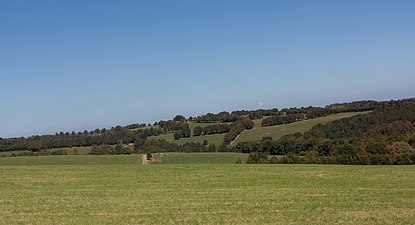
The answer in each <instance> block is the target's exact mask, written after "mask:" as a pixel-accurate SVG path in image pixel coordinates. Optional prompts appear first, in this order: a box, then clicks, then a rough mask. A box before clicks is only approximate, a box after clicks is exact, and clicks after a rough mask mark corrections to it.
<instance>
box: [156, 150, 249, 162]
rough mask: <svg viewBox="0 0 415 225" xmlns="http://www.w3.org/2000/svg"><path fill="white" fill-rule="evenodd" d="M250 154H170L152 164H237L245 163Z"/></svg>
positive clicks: (159, 157)
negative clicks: (239, 161)
mask: <svg viewBox="0 0 415 225" xmlns="http://www.w3.org/2000/svg"><path fill="white" fill-rule="evenodd" d="M247 157H248V154H243V153H224V152H218V153H206V152H200V153H168V155H167V156H156V157H155V158H154V159H153V160H152V161H153V162H152V163H157V164H235V162H236V160H238V159H240V160H241V161H242V163H245V161H246V159H247Z"/></svg>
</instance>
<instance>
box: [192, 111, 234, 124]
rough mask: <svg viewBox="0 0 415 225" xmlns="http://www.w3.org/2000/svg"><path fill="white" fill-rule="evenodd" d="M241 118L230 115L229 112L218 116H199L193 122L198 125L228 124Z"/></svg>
mask: <svg viewBox="0 0 415 225" xmlns="http://www.w3.org/2000/svg"><path fill="white" fill-rule="evenodd" d="M239 118H240V116H238V115H236V114H234V113H232V114H231V113H229V112H220V113H218V114H213V113H208V114H206V115H202V116H198V117H196V118H193V121H194V122H196V123H227V122H235V121H237V120H238V119H239Z"/></svg>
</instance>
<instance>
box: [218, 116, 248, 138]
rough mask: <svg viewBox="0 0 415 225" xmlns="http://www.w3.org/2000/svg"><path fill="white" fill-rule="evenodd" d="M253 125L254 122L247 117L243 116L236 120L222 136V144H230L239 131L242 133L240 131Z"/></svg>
mask: <svg viewBox="0 0 415 225" xmlns="http://www.w3.org/2000/svg"><path fill="white" fill-rule="evenodd" d="M253 127H254V123H253V122H252V120H250V119H248V118H243V119H241V120H240V121H238V122H235V123H232V124H231V125H230V129H229V132H228V133H226V134H225V136H224V137H223V144H224V145H229V144H231V143H232V141H233V140H235V139H236V137H238V135H239V134H240V133H242V131H244V130H249V129H252V128H253Z"/></svg>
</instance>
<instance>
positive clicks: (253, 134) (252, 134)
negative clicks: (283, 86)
mask: <svg viewBox="0 0 415 225" xmlns="http://www.w3.org/2000/svg"><path fill="white" fill-rule="evenodd" d="M364 113H365V112H364ZM359 114H362V112H351V113H340V114H334V115H329V116H325V117H320V118H316V119H310V120H305V121H300V122H295V123H290V124H284V125H278V126H271V127H260V125H259V124H260V122H262V121H260V120H256V121H255V125H256V126H255V127H254V129H252V130H246V131H243V132H242V133H241V134H240V135H239V136H238V138H237V139H236V140H235V141H234V142H233V143H234V144H237V143H238V142H243V141H256V140H260V139H262V138H263V137H267V136H270V137H272V138H273V139H274V140H278V139H279V138H281V137H282V136H284V135H287V134H291V133H295V132H305V131H307V130H310V129H311V128H312V127H313V126H315V125H317V124H319V123H321V124H325V123H328V122H331V121H334V120H339V119H342V118H347V117H351V116H356V115H359ZM258 125H259V126H258Z"/></svg>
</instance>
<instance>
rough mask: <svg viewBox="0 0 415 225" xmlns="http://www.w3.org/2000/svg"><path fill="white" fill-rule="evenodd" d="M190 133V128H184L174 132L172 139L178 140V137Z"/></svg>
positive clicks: (187, 135)
mask: <svg viewBox="0 0 415 225" xmlns="http://www.w3.org/2000/svg"><path fill="white" fill-rule="evenodd" d="M191 135H192V131H191V130H190V128H184V129H182V130H178V131H176V132H175V133H174V140H179V139H180V138H188V137H190V136H191Z"/></svg>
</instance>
